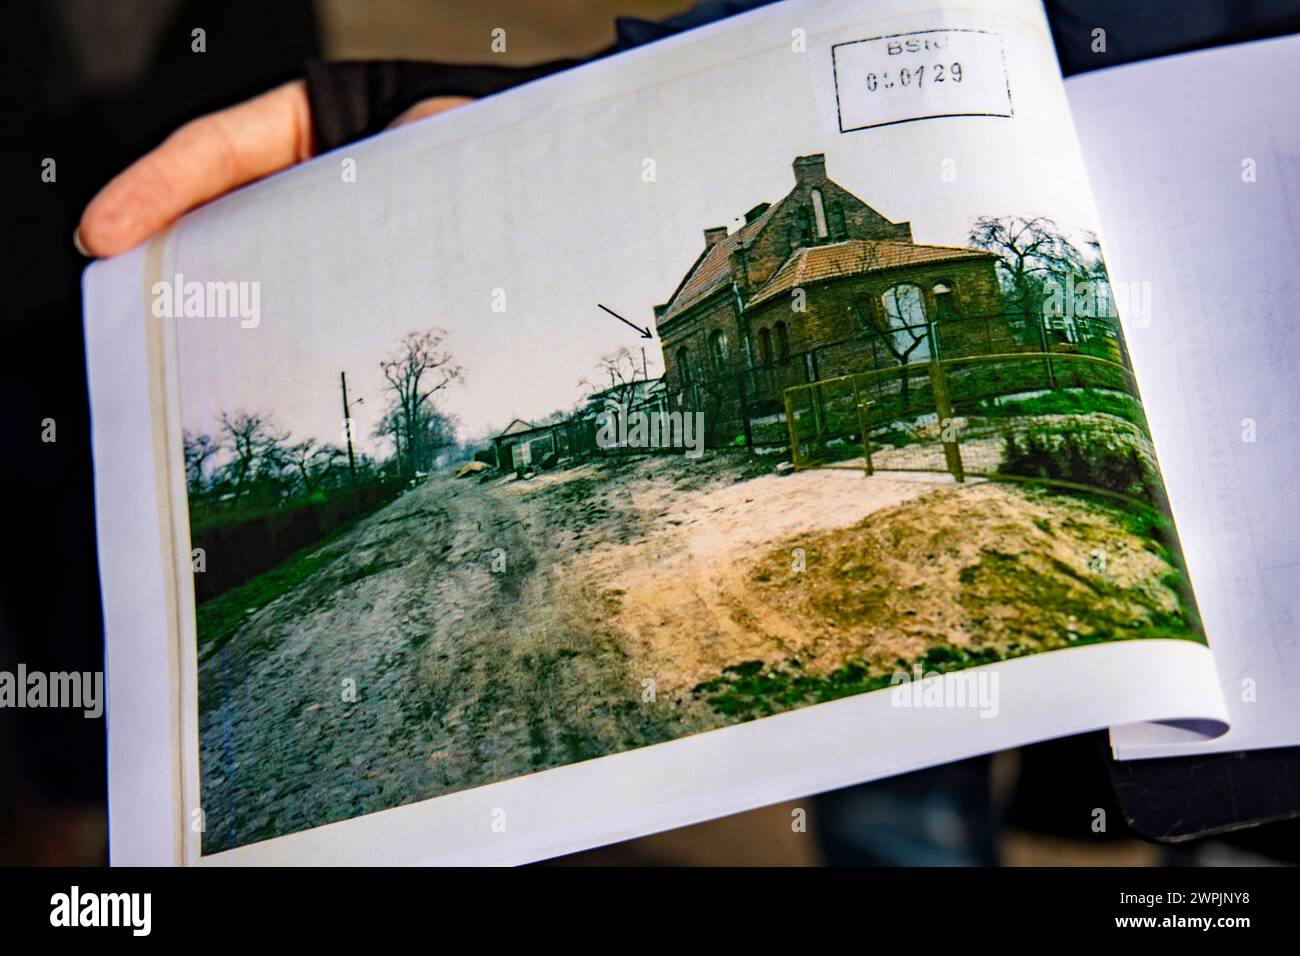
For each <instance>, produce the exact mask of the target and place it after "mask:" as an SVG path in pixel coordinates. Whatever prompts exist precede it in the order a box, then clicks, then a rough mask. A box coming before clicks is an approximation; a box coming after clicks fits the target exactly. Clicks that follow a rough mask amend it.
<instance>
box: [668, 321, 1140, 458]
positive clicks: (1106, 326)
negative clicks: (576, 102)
mask: <svg viewBox="0 0 1300 956" xmlns="http://www.w3.org/2000/svg"><path fill="white" fill-rule="evenodd" d="M1007 355H1026V356H1038V357H1039V358H1040V360H1041V361H1042V362H1043V365H1042V371H1043V374H1042V376H1040V377H1038V378H1036V379H1033V380H1032V381H1031V377H1030V376H1028V375H1024V374H1021V375H1020V376H1019V377H1020V378H1021V379H1022V380H1023V381H1024V382H1025V383H1026V387H1035V388H1036V387H1043V388H1056V387H1057V386H1058V385H1063V384H1064V385H1068V384H1070V382H1071V377H1070V374H1069V373H1070V372H1071V370H1072V366H1071V365H1070V364H1069V363H1068V361H1066V359H1067V357H1070V356H1083V357H1088V358H1096V359H1103V360H1105V361H1106V362H1108V363H1110V364H1112V365H1114V366H1118V367H1120V368H1121V369H1127V368H1128V367H1129V360H1128V355H1127V353H1126V352H1125V349H1124V343H1123V338H1122V336H1121V335H1120V333H1119V330H1118V325H1117V323H1116V322H1115V320H1113V319H1109V318H1106V317H1100V318H1088V319H1084V318H1077V319H1069V320H1068V321H1067V320H1059V319H1058V320H1053V324H1052V325H1050V326H1049V325H1048V324H1047V323H1045V322H1044V321H1043V320H1042V319H1041V318H1039V317H1033V316H1028V315H1026V314H1024V313H1021V312H1000V313H991V314H981V315H970V316H956V315H947V316H944V317H942V318H941V319H939V320H938V321H935V322H930V323H926V324H922V325H915V326H904V327H899V328H892V329H889V330H880V329H877V328H875V327H865V326H864V327H863V328H861V329H859V331H858V333H857V334H856V335H852V336H849V337H847V338H842V339H839V340H837V341H833V342H828V343H823V344H821V345H818V346H817V347H815V348H812V349H808V350H805V351H802V352H792V353H790V354H786V355H766V356H764V355H759V356H757V357H756V359H755V361H754V362H753V363H752V364H751V365H750V366H749V367H746V368H744V369H743V370H740V371H731V370H716V369H715V370H713V371H711V372H709V373H706V374H696V375H695V376H694V380H693V381H691V382H690V383H689V384H688V385H686V386H685V388H680V390H679V391H678V393H677V395H678V397H677V398H676V400H675V405H676V407H679V408H682V409H691V410H698V411H702V412H704V414H705V422H706V428H707V432H706V437H707V440H708V443H709V445H710V446H712V447H717V446H720V445H732V444H744V445H745V446H747V447H749V448H763V447H775V446H782V445H785V444H786V441H787V438H788V436H787V434H786V432H787V429H786V426H785V421H784V412H785V401H784V396H785V393H786V391H787V390H788V389H790V388H793V387H796V386H800V385H812V384H814V383H818V382H826V381H829V380H831V379H833V378H840V377H844V376H849V375H855V374H858V373H862V372H875V371H880V372H884V373H892V374H895V375H900V374H903V373H901V372H900V369H902V368H909V369H911V370H912V371H911V372H910V373H907V374H911V375H913V376H918V375H919V377H920V378H921V379H924V378H925V377H926V376H925V372H924V369H925V366H926V365H927V364H928V363H929V362H930V361H932V360H939V361H947V360H950V359H965V358H973V357H984V356H1007ZM918 368H919V369H920V370H921V371H920V372H919V373H918V372H917V371H916V370H917V369H918ZM1004 371H1005V373H1006V375H1008V376H1010V375H1011V372H1010V370H1004ZM1058 375H1060V376H1062V377H1061V380H1060V381H1057V380H1056V376H1058ZM1002 384H1003V385H1005V387H1006V389H1007V390H1009V391H1014V390H1016V388H1017V385H1016V383H1015V382H1014V381H1011V380H1010V379H1009V378H1008V380H1007V381H1006V382H1004V383H1002ZM994 394H1003V393H994Z"/></svg>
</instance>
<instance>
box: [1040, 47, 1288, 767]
mask: <svg viewBox="0 0 1300 956" xmlns="http://www.w3.org/2000/svg"><path fill="white" fill-rule="evenodd" d="M1066 86H1067V89H1068V91H1069V95H1070V105H1071V107H1072V109H1073V112H1074V116H1075V124H1076V128H1077V129H1078V131H1079V136H1080V140H1081V142H1082V143H1083V148H1084V154H1085V157H1086V160H1087V164H1088V172H1089V176H1090V178H1091V180H1092V184H1093V188H1094V190H1095V192H1096V196H1097V201H1098V204H1099V208H1100V210H1101V219H1102V224H1103V227H1104V230H1105V239H1106V253H1107V261H1108V262H1109V264H1110V266H1111V269H1112V273H1113V276H1114V278H1115V279H1116V281H1117V283H1118V284H1120V285H1132V286H1133V287H1134V288H1138V289H1141V288H1146V289H1148V290H1149V295H1150V301H1151V309H1150V313H1149V315H1148V316H1146V317H1144V318H1142V319H1141V320H1140V321H1138V322H1134V321H1132V320H1131V319H1130V320H1129V321H1127V322H1126V327H1127V332H1128V341H1129V344H1130V346H1131V347H1132V351H1133V362H1134V365H1135V367H1136V368H1137V371H1138V376H1139V379H1140V380H1141V383H1142V389H1143V394H1144V395H1145V396H1146V398H1147V401H1148V406H1147V409H1148V415H1149V418H1150V420H1151V427H1152V431H1153V433H1154V435H1155V438H1156V444H1157V446H1158V447H1159V449H1160V457H1161V463H1162V465H1163V466H1164V471H1165V481H1166V485H1167V487H1168V489H1169V494H1170V499H1171V501H1172V503H1173V511H1174V515H1175V517H1176V519H1177V522H1178V528H1179V532H1180V534H1181V535H1182V540H1183V546H1184V552H1185V553H1186V555H1187V561H1188V566H1189V567H1190V569H1191V572H1192V578H1193V580H1194V581H1195V583H1196V594H1197V600H1198V602H1199V605H1200V608H1201V612H1202V615H1203V617H1204V621H1205V627H1206V631H1207V633H1208V634H1209V635H1210V639H1211V645H1212V648H1213V651H1214V657H1215V661H1216V662H1217V664H1218V666H1219V673H1220V676H1221V677H1222V681H1223V693H1224V698H1225V700H1226V701H1227V703H1228V707H1229V710H1230V713H1231V717H1232V729H1231V731H1230V732H1229V733H1227V734H1224V735H1222V736H1220V737H1217V738H1216V739H1213V740H1204V739H1203V738H1202V737H1201V736H1200V735H1199V734H1197V733H1196V732H1195V731H1194V730H1189V729H1187V728H1180V727H1171V726H1164V725H1149V726H1142V727H1125V728H1119V729H1116V730H1115V731H1113V733H1112V739H1113V742H1114V746H1115V751H1116V754H1117V755H1118V756H1120V757H1156V756H1171V755H1175V754H1184V753H1208V752H1218V751H1230V750H1242V749H1251V748H1259V747H1282V746H1294V745H1295V744H1297V743H1300V710H1297V708H1296V707H1295V699H1296V692H1297V687H1298V686H1300V533H1298V532H1300V478H1298V477H1297V476H1298V475H1300V441H1297V439H1296V431H1295V425H1294V423H1295V421H1296V420H1297V415H1300V391H1298V390H1297V388H1296V372H1297V367H1298V366H1300V332H1297V328H1296V324H1295V321H1294V319H1293V314H1292V313H1293V308H1292V302H1293V301H1294V300H1295V297H1296V294H1297V292H1298V291H1300V289H1298V281H1300V279H1298V276H1300V272H1298V271H1297V267H1298V266H1300V107H1297V105H1296V104H1295V102H1294V101H1293V100H1289V99H1287V98H1286V97H1285V96H1280V95H1278V94H1279V93H1282V92H1283V91H1287V90H1295V89H1298V88H1300V40H1297V39H1295V38H1287V39H1281V40H1269V41H1266V42H1261V43H1254V44H1247V45H1243V46H1237V47H1229V48H1225V49H1220V50H1211V51H1206V52H1203V53H1195V54H1188V55H1185V56H1178V57H1172V58H1169V59H1164V60H1159V61H1155V62H1151V63H1146V64H1139V65H1135V66H1126V67H1119V68H1116V69H1113V70H1106V71H1103V72H1100V73H1093V74H1089V75H1087V76H1082V77H1076V78H1074V79H1071V80H1070V81H1068V82H1067V84H1066Z"/></svg>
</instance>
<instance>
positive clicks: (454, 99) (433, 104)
mask: <svg viewBox="0 0 1300 956" xmlns="http://www.w3.org/2000/svg"><path fill="white" fill-rule="evenodd" d="M473 102H474V101H473V100H472V99H470V98H469V97H468V96H431V97H430V98H429V99H427V100H420V102H418V103H416V104H415V105H414V106H412V107H410V108H408V109H407V110H406V112H404V113H403V114H402V115H401V116H399V117H397V119H395V120H393V121H392V122H391V123H389V124H388V128H389V129H392V128H393V127H395V126H405V125H406V124H407V123H414V122H415V121H416V120H422V119H424V118H425V117H427V116H437V115H438V114H439V113H445V112H447V110H450V109H455V108H456V107H457V106H464V105H465V104H466V103H473Z"/></svg>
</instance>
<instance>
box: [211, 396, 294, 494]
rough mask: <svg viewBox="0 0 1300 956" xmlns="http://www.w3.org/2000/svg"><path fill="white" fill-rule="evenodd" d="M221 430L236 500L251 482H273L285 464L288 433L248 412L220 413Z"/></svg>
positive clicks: (268, 418)
mask: <svg viewBox="0 0 1300 956" xmlns="http://www.w3.org/2000/svg"><path fill="white" fill-rule="evenodd" d="M221 430H222V431H223V432H224V433H225V436H226V439H227V441H226V447H227V449H229V451H230V453H231V460H230V462H229V463H228V464H227V465H226V471H227V475H228V480H229V481H230V483H231V484H232V485H233V491H234V494H235V499H236V500H238V499H239V498H240V497H241V496H242V495H243V494H244V493H245V492H246V491H247V490H248V489H249V487H250V486H251V485H252V484H253V482H259V483H261V482H274V481H275V480H276V479H277V478H278V476H279V472H280V469H281V468H282V467H283V465H284V463H285V444H286V443H287V442H288V440H289V433H288V432H281V431H279V430H278V429H277V428H276V427H275V425H274V423H273V422H272V421H271V419H270V417H269V416H266V415H261V414H254V413H249V412H244V411H240V412H236V413H235V414H234V415H231V414H230V413H228V412H222V413H221Z"/></svg>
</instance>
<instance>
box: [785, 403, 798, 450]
mask: <svg viewBox="0 0 1300 956" xmlns="http://www.w3.org/2000/svg"><path fill="white" fill-rule="evenodd" d="M790 391H791V390H790V389H786V390H785V396H784V397H785V427H786V430H787V431H788V432H789V433H790V464H792V465H794V467H795V470H798V468H799V431H798V429H797V428H795V424H794V406H793V405H791V404H790Z"/></svg>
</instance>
